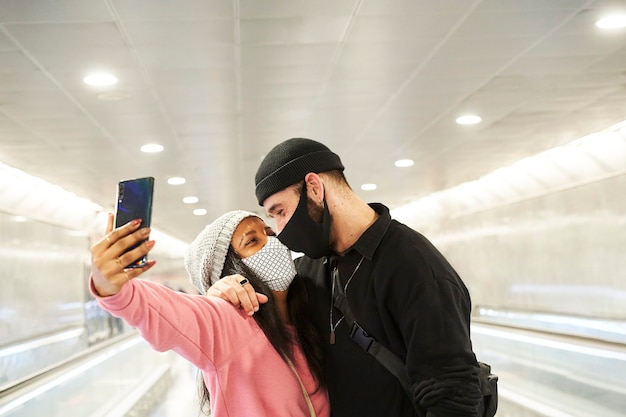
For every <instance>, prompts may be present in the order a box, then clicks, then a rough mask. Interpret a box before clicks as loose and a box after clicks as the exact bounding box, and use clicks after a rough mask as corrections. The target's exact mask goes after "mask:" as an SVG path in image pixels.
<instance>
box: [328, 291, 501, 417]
mask: <svg viewBox="0 0 626 417" xmlns="http://www.w3.org/2000/svg"><path fill="white" fill-rule="evenodd" d="M338 287H339V291H338V292H337V293H336V294H335V297H334V300H333V304H334V306H335V307H337V308H338V309H339V310H341V312H342V313H343V317H344V320H345V321H346V324H347V325H348V329H349V334H350V338H351V339H352V341H354V343H356V344H357V345H359V346H360V347H361V348H362V349H363V350H364V351H366V352H367V353H369V354H370V355H372V356H373V357H374V358H375V359H376V360H377V361H378V362H380V363H381V364H382V365H383V366H384V367H385V368H386V369H387V370H388V371H389V372H391V374H393V375H394V376H395V377H396V378H397V379H398V380H399V381H400V384H402V387H403V388H404V390H405V391H406V393H407V395H408V396H409V399H410V400H411V403H412V404H413V407H414V408H415V409H416V410H418V413H419V409H418V408H417V404H415V397H414V396H413V394H412V393H411V388H410V387H411V383H410V381H409V375H408V373H407V371H406V367H405V366H404V362H403V361H402V360H401V359H400V358H399V357H397V356H396V355H395V354H394V353H393V352H391V351H390V350H389V349H387V348H386V347H384V346H383V345H381V344H380V343H378V342H377V341H376V339H374V338H373V337H372V336H370V335H369V334H368V333H367V332H366V331H365V330H364V329H363V328H362V327H361V326H360V325H359V323H357V321H356V319H355V317H354V314H353V313H352V310H351V309H350V305H349V304H348V300H347V299H346V297H345V295H344V293H343V288H341V285H339V286H338ZM478 365H480V373H479V386H480V391H481V393H482V396H483V400H482V402H481V404H480V409H479V414H478V415H479V417H493V416H495V415H496V411H497V409H498V376H497V375H494V374H492V373H491V366H490V365H488V364H486V363H484V362H478Z"/></svg>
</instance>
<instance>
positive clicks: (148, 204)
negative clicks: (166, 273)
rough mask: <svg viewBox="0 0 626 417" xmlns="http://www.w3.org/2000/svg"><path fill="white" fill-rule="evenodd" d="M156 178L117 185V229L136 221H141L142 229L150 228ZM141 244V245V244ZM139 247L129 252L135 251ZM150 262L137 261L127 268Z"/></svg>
mask: <svg viewBox="0 0 626 417" xmlns="http://www.w3.org/2000/svg"><path fill="white" fill-rule="evenodd" d="M153 195H154V178H153V177H143V178H135V179H131V180H124V181H120V182H119V183H118V185H117V207H116V209H115V227H116V228H117V227H120V226H123V225H125V224H126V223H128V222H130V221H131V220H134V219H141V220H142V222H141V227H149V226H150V222H151V220H152V198H153ZM144 242H145V240H144ZM141 243H142V242H140V243H139V244H141ZM135 247H137V245H135V246H133V247H132V248H130V249H129V250H132V249H134V248H135ZM146 262H148V257H147V256H144V257H142V258H140V259H137V260H136V261H134V262H133V263H131V264H130V265H127V266H126V268H140V267H142V266H144V265H145V264H146Z"/></svg>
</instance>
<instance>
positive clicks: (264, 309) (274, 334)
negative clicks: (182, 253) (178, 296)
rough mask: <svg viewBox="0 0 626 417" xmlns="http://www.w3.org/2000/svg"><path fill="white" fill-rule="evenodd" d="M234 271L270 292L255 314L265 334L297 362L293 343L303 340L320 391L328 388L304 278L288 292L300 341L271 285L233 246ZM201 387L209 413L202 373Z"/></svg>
mask: <svg viewBox="0 0 626 417" xmlns="http://www.w3.org/2000/svg"><path fill="white" fill-rule="evenodd" d="M234 274H241V275H243V276H244V277H246V278H248V280H249V281H250V284H252V286H253V287H254V289H255V291H256V292H259V293H262V294H265V295H267V297H268V299H269V301H268V302H267V303H265V304H260V305H259V311H257V312H256V313H254V316H252V317H253V318H254V320H255V321H256V323H257V324H258V325H259V327H260V328H261V330H262V331H263V333H265V336H266V337H267V339H268V340H269V341H270V343H271V344H272V346H273V347H274V349H276V351H277V352H278V353H279V354H280V355H281V356H282V357H283V358H284V359H285V362H287V359H286V358H289V359H290V360H291V361H293V360H294V356H293V346H294V345H295V344H296V343H300V348H301V349H302V353H303V354H304V357H305V358H306V361H307V364H308V366H309V369H310V371H311V374H312V375H313V377H314V378H315V381H316V382H317V387H316V390H319V389H320V388H325V387H326V378H325V376H324V354H323V351H322V347H321V346H322V345H321V343H322V340H321V337H320V334H319V332H318V331H317V330H316V329H315V327H314V325H313V324H312V323H313V321H312V320H311V319H310V314H309V309H308V307H307V306H306V302H307V292H306V288H305V286H304V282H303V280H302V278H301V277H300V276H299V275H296V277H295V278H294V280H293V282H292V283H291V285H290V286H289V292H288V293H287V306H288V309H289V314H290V317H291V320H292V322H293V324H294V327H295V329H296V335H297V336H296V337H297V340H294V338H293V337H292V335H291V333H289V331H288V330H287V328H286V327H285V325H284V323H283V322H282V321H281V320H280V318H279V317H278V312H277V311H276V302H275V300H274V297H273V294H272V291H271V290H270V288H269V287H268V286H267V284H265V283H264V282H263V281H261V279H260V278H259V277H258V276H257V275H256V274H255V273H254V272H252V271H251V270H250V268H248V267H247V266H246V265H244V264H243V262H241V258H240V257H239V256H238V255H237V254H236V253H235V252H234V251H233V249H232V247H229V248H228V253H227V255H226V261H225V262H224V268H223V270H222V276H227V275H234ZM198 388H199V396H200V408H201V410H202V412H203V413H205V414H206V415H209V406H210V399H209V391H208V389H207V387H206V385H205V383H204V380H203V378H202V374H200V375H199V387H198Z"/></svg>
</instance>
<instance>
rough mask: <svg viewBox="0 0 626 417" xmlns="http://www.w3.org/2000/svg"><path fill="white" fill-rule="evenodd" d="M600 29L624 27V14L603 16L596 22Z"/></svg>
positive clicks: (625, 15) (625, 19)
mask: <svg viewBox="0 0 626 417" xmlns="http://www.w3.org/2000/svg"><path fill="white" fill-rule="evenodd" d="M596 26H597V27H599V28H600V29H619V28H623V27H626V14H614V15H610V16H605V17H603V18H602V19H600V20H598V21H597V22H596Z"/></svg>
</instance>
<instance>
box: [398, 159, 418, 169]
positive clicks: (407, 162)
mask: <svg viewBox="0 0 626 417" xmlns="http://www.w3.org/2000/svg"><path fill="white" fill-rule="evenodd" d="M414 163H415V162H413V160H412V159H398V160H397V161H396V162H395V165H396V166H397V167H398V168H406V167H412V166H413V164H414Z"/></svg>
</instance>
